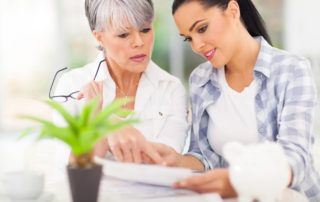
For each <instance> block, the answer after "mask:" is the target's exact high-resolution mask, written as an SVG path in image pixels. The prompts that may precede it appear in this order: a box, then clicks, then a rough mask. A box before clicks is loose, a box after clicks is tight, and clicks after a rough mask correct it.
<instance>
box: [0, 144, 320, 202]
mask: <svg viewBox="0 0 320 202" xmlns="http://www.w3.org/2000/svg"><path fill="white" fill-rule="evenodd" d="M0 140H1V141H0V160H1V165H0V177H1V174H3V173H4V172H5V171H12V170H21V169H26V168H27V169H28V168H29V169H32V170H39V171H42V172H44V173H45V176H46V181H45V182H46V186H45V193H49V194H50V193H51V194H53V196H54V198H53V199H52V200H46V201H37V202H49V201H50V202H71V201H72V200H71V196H70V189H69V184H68V181H67V178H66V176H62V175H61V172H58V171H57V170H56V169H54V168H55V165H56V161H55V159H57V160H59V158H53V157H54V156H55V154H56V151H57V148H56V144H55V143H54V144H53V143H52V142H42V143H41V144H39V143H37V144H32V143H30V142H27V141H24V142H17V141H16V139H14V138H5V139H3V138H0ZM319 148H320V147H319ZM164 199H165V200H164ZM104 201H108V202H118V201H148V202H158V201H159V202H160V201H161V202H162V201H173V202H179V201H181V202H182V201H183V202H188V201H190V202H191V201H192V202H194V201H201V202H202V201H211V202H213V201H215V202H219V201H221V200H219V197H218V198H217V195H216V194H205V195H201V194H196V193H194V192H191V191H187V190H177V189H171V188H168V187H159V186H152V185H146V184H140V183H134V182H126V181H121V180H117V179H114V178H110V177H104V178H103V179H102V180H101V185H100V192H99V202H104ZM223 201H224V202H236V201H237V200H236V199H225V200H223ZM282 201H283V202H287V201H290V202H304V201H306V202H307V199H306V198H305V196H303V195H302V194H300V193H298V192H296V191H293V190H290V189H286V190H285V191H284V192H283V194H282V199H281V200H280V202H282ZM0 202H10V200H8V199H7V198H6V197H4V196H3V193H2V187H1V183H0ZM29 202H32V201H29ZM33 202H34V201H33Z"/></svg>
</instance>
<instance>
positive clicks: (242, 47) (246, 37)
mask: <svg viewBox="0 0 320 202" xmlns="http://www.w3.org/2000/svg"><path fill="white" fill-rule="evenodd" d="M243 29H245V28H243ZM237 43H238V48H237V49H236V52H235V54H234V56H233V57H232V58H231V60H230V61H229V62H228V64H227V65H226V73H228V74H236V75H241V76H244V77H248V76H251V75H252V72H253V69H254V66H255V64H256V61H257V58H258V54H259V51H260V44H259V43H258V42H257V41H256V40H255V39H254V38H253V37H252V36H251V35H250V34H249V33H248V32H247V31H246V30H245V31H244V30H243V31H242V35H240V36H239V40H238V42H237Z"/></svg>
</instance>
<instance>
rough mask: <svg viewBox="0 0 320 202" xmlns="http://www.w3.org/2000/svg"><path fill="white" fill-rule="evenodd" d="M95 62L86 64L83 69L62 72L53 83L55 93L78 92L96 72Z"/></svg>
mask: <svg viewBox="0 0 320 202" xmlns="http://www.w3.org/2000/svg"><path fill="white" fill-rule="evenodd" d="M95 63H96V61H94V62H92V63H89V64H86V65H85V66H83V67H78V68H74V69H72V70H70V71H67V72H62V75H61V77H60V78H59V80H57V81H55V82H57V84H56V86H57V87H56V89H55V93H56V94H57V93H68V92H72V91H77V90H80V88H81V87H82V86H83V85H85V84H87V83H88V82H90V81H91V80H92V79H93V77H94V74H95V71H96V67H97V66H96V65H95Z"/></svg>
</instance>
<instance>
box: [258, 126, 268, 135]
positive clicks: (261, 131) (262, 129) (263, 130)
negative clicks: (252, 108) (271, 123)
mask: <svg viewBox="0 0 320 202" xmlns="http://www.w3.org/2000/svg"><path fill="white" fill-rule="evenodd" d="M258 131H259V133H261V134H263V133H265V132H266V128H265V127H260V128H259V130H258Z"/></svg>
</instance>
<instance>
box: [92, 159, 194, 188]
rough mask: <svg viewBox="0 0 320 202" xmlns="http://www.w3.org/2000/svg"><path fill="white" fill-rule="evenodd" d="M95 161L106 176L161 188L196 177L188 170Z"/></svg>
mask: <svg viewBox="0 0 320 202" xmlns="http://www.w3.org/2000/svg"><path fill="white" fill-rule="evenodd" d="M95 161H96V162H97V163H99V164H102V165H103V173H104V175H107V176H111V177H115V178H118V179H122V180H128V181H135V182H142V183H147V184H154V185H161V186H172V185H173V183H175V182H177V181H179V180H182V179H185V178H187V177H190V176H192V175H195V174H194V173H193V172H192V170H190V169H186V168H176V167H164V166H159V165H149V164H135V163H123V162H116V161H113V160H109V159H102V158H99V157H95Z"/></svg>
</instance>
